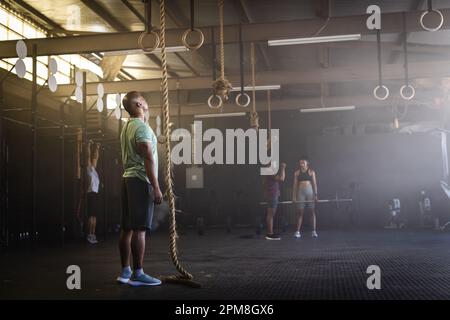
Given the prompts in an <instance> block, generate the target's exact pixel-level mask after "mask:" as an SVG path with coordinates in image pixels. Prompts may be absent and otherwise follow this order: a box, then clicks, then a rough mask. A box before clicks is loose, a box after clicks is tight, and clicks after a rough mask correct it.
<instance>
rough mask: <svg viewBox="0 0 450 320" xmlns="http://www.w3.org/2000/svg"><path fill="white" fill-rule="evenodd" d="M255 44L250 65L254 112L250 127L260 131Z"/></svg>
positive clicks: (252, 45)
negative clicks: (257, 107) (257, 109)
mask: <svg viewBox="0 0 450 320" xmlns="http://www.w3.org/2000/svg"><path fill="white" fill-rule="evenodd" d="M255 62H256V61H255V44H254V43H253V42H252V44H251V46H250V63H251V65H252V87H253V90H252V111H251V112H250V127H252V128H253V129H255V130H256V131H258V128H259V117H258V113H257V112H256V88H255V87H256V71H255Z"/></svg>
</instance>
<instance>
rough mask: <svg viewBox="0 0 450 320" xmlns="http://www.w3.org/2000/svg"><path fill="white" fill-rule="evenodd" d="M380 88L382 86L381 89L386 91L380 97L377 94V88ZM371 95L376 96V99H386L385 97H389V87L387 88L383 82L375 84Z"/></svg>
mask: <svg viewBox="0 0 450 320" xmlns="http://www.w3.org/2000/svg"><path fill="white" fill-rule="evenodd" d="M380 88H383V89H384V90H385V92H386V94H385V95H384V96H383V97H380V96H379V95H378V90H379V89H380ZM373 96H374V97H375V98H377V99H378V100H386V99H387V98H388V97H389V89H388V87H386V86H385V85H384V84H382V85H377V86H376V87H375V89H373Z"/></svg>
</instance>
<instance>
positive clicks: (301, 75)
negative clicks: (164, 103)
mask: <svg viewBox="0 0 450 320" xmlns="http://www.w3.org/2000/svg"><path fill="white" fill-rule="evenodd" d="M383 68H384V72H383V78H384V79H385V80H401V79H403V77H404V74H403V73H404V71H403V63H397V64H386V65H384V66H383ZM409 69H410V78H411V79H418V78H420V79H422V78H443V77H450V61H448V60H446V61H433V62H416V63H411V64H410V66H409ZM377 70H378V68H377V64H375V63H373V64H360V65H352V66H339V67H329V68H327V69H322V68H321V69H310V70H302V71H265V72H259V73H258V78H257V85H273V84H280V85H287V84H321V83H325V82H328V83H339V82H355V81H358V82H360V81H374V82H375V81H376V80H377V79H378V74H377ZM245 78H246V79H250V75H249V74H246V77H245ZM228 79H229V80H230V81H231V83H239V75H231V76H229V77H228ZM177 84H179V89H181V90H196V89H209V88H211V78H210V77H189V78H180V79H169V90H176V89H177ZM97 85H98V82H93V83H88V84H87V94H88V95H96V94H97ZM103 86H104V88H105V93H122V92H128V91H130V90H136V91H142V92H159V91H160V88H161V80H160V79H151V80H129V81H110V82H104V83H103ZM47 90H48V89H47ZM73 90H75V85H74V84H66V85H59V86H58V89H57V91H56V92H55V95H56V96H67V95H69V94H71V93H72V92H73Z"/></svg>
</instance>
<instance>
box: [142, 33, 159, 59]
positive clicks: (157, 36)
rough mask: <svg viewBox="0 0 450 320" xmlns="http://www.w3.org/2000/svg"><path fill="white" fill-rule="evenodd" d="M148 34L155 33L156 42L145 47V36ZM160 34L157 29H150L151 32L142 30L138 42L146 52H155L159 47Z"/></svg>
mask: <svg viewBox="0 0 450 320" xmlns="http://www.w3.org/2000/svg"><path fill="white" fill-rule="evenodd" d="M147 35H153V36H154V37H155V44H154V45H153V46H152V47H150V48H147V47H145V46H144V43H143V41H144V39H145V37H146V36H147ZM159 41H160V40H159V35H158V33H156V32H155V31H153V30H152V31H150V32H147V31H145V32H142V33H141V34H140V35H139V38H138V44H139V46H140V47H141V49H142V50H143V51H144V52H147V53H150V52H153V51H154V50H155V49H156V48H158V46H159Z"/></svg>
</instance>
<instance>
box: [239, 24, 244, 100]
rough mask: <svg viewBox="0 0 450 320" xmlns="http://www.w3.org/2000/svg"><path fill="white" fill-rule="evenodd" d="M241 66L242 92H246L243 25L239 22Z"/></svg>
mask: <svg viewBox="0 0 450 320" xmlns="http://www.w3.org/2000/svg"><path fill="white" fill-rule="evenodd" d="M239 67H240V70H239V71H240V76H241V94H244V44H243V43H242V25H241V24H239Z"/></svg>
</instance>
